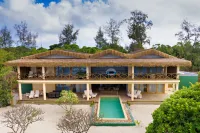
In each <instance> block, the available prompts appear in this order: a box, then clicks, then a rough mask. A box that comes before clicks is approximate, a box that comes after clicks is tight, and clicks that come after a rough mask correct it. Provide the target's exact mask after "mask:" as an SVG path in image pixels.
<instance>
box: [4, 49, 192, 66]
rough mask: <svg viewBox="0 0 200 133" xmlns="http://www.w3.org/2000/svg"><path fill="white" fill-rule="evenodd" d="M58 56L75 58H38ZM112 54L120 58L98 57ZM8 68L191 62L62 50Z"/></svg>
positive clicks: (114, 52)
mask: <svg viewBox="0 0 200 133" xmlns="http://www.w3.org/2000/svg"><path fill="white" fill-rule="evenodd" d="M53 54H57V55H58V54H59V55H65V56H73V57H76V58H74V59H40V57H43V56H48V55H53ZM107 54H112V55H115V56H119V57H121V58H117V59H116V58H114V59H113V58H112V59H102V58H100V57H102V56H104V55H107ZM149 54H150V55H151V54H154V55H158V56H161V57H163V58H157V59H139V58H138V57H140V56H144V55H149ZM5 64H6V65H9V66H24V67H31V66H33V67H37V66H38V67H40V66H45V67H53V66H66V67H68V66H71V67H76V66H191V61H188V60H184V59H179V58H176V57H174V56H171V55H168V54H165V53H163V52H160V51H157V50H154V49H148V50H143V51H141V52H137V53H133V54H125V53H121V52H118V51H115V50H110V49H109V50H104V51H102V52H99V53H96V54H84V53H77V52H69V51H63V50H52V51H48V52H44V53H41V54H35V55H31V56H26V57H23V58H21V59H18V60H13V61H8V62H6V63H5Z"/></svg>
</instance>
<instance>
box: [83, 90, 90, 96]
mask: <svg viewBox="0 0 200 133" xmlns="http://www.w3.org/2000/svg"><path fill="white" fill-rule="evenodd" d="M83 98H87V90H84V93H83ZM89 98H91V96H90V94H89Z"/></svg>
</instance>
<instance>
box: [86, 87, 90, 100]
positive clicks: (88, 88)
mask: <svg viewBox="0 0 200 133" xmlns="http://www.w3.org/2000/svg"><path fill="white" fill-rule="evenodd" d="M89 90H90V84H88V83H87V101H89V99H90V98H89Z"/></svg>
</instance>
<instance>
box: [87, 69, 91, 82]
mask: <svg viewBox="0 0 200 133" xmlns="http://www.w3.org/2000/svg"><path fill="white" fill-rule="evenodd" d="M90 73H91V72H90V67H89V66H87V67H86V79H89V77H90Z"/></svg>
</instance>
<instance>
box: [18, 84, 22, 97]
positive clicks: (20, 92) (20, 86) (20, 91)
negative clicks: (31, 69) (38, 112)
mask: <svg viewBox="0 0 200 133" xmlns="http://www.w3.org/2000/svg"><path fill="white" fill-rule="evenodd" d="M18 88H19V100H22V84H21V83H18Z"/></svg>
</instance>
